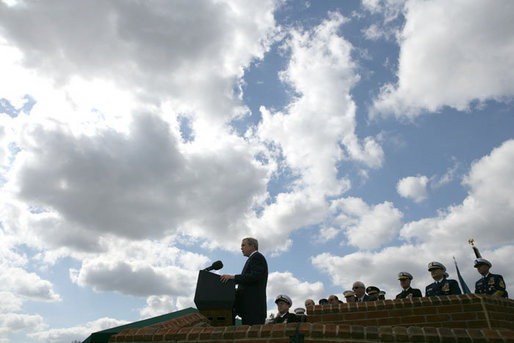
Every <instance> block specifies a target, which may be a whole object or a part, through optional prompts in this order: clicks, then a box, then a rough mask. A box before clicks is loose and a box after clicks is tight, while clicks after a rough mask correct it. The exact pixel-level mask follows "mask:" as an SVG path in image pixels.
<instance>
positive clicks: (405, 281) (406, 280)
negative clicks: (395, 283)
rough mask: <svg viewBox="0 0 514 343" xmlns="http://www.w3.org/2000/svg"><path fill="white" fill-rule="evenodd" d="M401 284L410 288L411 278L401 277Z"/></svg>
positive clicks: (404, 287) (405, 287)
mask: <svg viewBox="0 0 514 343" xmlns="http://www.w3.org/2000/svg"><path fill="white" fill-rule="evenodd" d="M400 286H402V288H403V289H407V288H409V287H410V279H401V280H400Z"/></svg>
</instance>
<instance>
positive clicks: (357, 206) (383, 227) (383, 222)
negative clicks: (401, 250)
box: [331, 197, 403, 249]
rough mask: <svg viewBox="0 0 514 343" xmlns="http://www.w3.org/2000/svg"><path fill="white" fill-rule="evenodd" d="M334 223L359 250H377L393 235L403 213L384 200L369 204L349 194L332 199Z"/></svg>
mask: <svg viewBox="0 0 514 343" xmlns="http://www.w3.org/2000/svg"><path fill="white" fill-rule="evenodd" d="M331 210H332V212H333V213H334V215H335V219H334V220H333V224H335V225H338V226H339V227H340V228H341V229H342V230H343V231H344V234H345V235H346V238H347V240H348V243H349V244H350V245H354V246H356V247H358V248H360V249H376V248H379V247H380V246H382V245H385V244H387V243H389V242H390V241H391V240H392V239H393V238H395V237H396V235H397V233H398V232H399V230H400V228H401V224H402V217H403V213H402V212H401V211H400V210H398V209H396V208H395V207H394V206H393V204H392V203H390V202H388V201H385V202H383V203H381V204H377V205H374V206H370V205H368V204H366V203H365V202H364V201H363V200H362V199H360V198H354V197H348V198H342V199H338V200H336V201H334V202H333V203H332V205H331Z"/></svg>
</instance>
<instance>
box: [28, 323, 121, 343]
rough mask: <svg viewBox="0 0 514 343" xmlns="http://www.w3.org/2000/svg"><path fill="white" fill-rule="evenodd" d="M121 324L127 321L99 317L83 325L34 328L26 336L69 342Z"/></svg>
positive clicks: (56, 341)
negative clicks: (33, 330) (59, 327)
mask: <svg viewBox="0 0 514 343" xmlns="http://www.w3.org/2000/svg"><path fill="white" fill-rule="evenodd" d="M123 324H127V322H126V321H121V320H117V319H112V318H99V319H97V320H95V321H92V322H88V323H86V324H85V325H84V326H74V327H68V328H61V329H50V330H41V329H38V328H36V330H35V332H33V333H31V334H29V335H28V336H29V337H32V338H36V339H38V340H41V341H44V342H49V343H69V342H73V341H83V340H84V339H86V338H87V337H88V336H89V335H90V334H91V333H92V332H97V331H102V330H105V329H109V328H112V327H116V326H120V325H123Z"/></svg>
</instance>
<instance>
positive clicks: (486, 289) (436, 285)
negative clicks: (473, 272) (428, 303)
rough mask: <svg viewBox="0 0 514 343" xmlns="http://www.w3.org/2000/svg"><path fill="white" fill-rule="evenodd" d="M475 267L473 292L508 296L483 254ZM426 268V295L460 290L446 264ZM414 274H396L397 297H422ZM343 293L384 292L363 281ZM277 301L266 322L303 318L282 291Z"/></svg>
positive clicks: (355, 296)
mask: <svg viewBox="0 0 514 343" xmlns="http://www.w3.org/2000/svg"><path fill="white" fill-rule="evenodd" d="M474 267H475V268H476V269H477V271H478V273H479V274H480V275H481V276H482V277H481V278H480V279H479V280H478V281H477V282H476V283H475V293H477V294H487V295H491V296H497V297H505V298H507V297H508V293H507V290H506V287H505V282H504V280H503V277H502V276H501V275H499V274H492V273H490V272H489V269H490V268H491V267H492V264H491V262H489V261H488V260H486V259H484V258H477V259H476V260H475V263H474ZM428 271H429V272H430V274H431V276H432V278H433V279H434V282H433V283H431V284H430V285H428V286H426V288H425V296H426V297H432V296H437V295H451V294H462V292H461V289H460V287H459V284H458V282H457V281H456V280H452V279H448V274H447V273H446V267H445V266H444V265H443V264H442V263H440V262H430V263H429V264H428ZM412 279H413V277H412V275H411V274H410V273H408V272H400V273H399V274H398V280H400V285H401V287H402V291H401V292H400V293H399V294H397V295H396V299H404V298H412V297H422V296H423V295H422V293H421V290H419V289H417V288H412V287H411V281H412ZM343 294H344V296H345V298H346V301H347V302H362V301H376V300H380V299H384V294H385V293H384V292H381V291H380V289H379V288H378V287H375V286H369V287H367V288H365V287H364V284H363V283H362V282H359V281H357V282H355V283H354V284H353V288H352V290H351V291H345V292H344V293H343ZM340 302H341V301H340V300H339V299H338V298H337V296H335V295H331V296H330V297H329V298H328V299H320V301H319V304H320V305H324V304H337V303H340ZM275 303H276V304H277V310H278V313H277V315H276V316H274V317H273V318H271V319H268V320H267V322H268V323H287V322H298V321H302V318H305V309H303V308H297V309H295V310H294V313H290V312H289V309H290V307H291V306H292V304H293V302H292V300H291V298H290V297H289V296H287V295H285V294H280V295H279V296H277V298H276V299H275ZM314 305H315V304H314V301H313V300H312V299H307V300H306V301H305V306H306V307H309V306H314Z"/></svg>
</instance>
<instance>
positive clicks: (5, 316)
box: [0, 313, 45, 342]
mask: <svg viewBox="0 0 514 343" xmlns="http://www.w3.org/2000/svg"><path fill="white" fill-rule="evenodd" d="M44 328H45V325H44V322H43V317H41V316H40V315H31V314H20V313H0V341H1V342H10V340H9V336H10V335H11V334H13V333H20V332H32V331H33V330H41V329H44Z"/></svg>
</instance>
